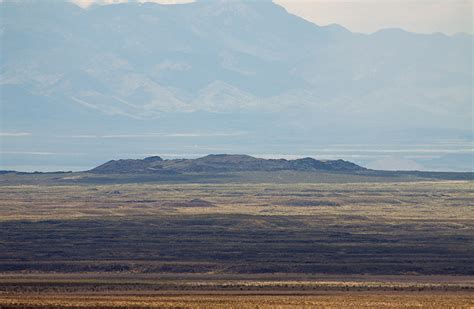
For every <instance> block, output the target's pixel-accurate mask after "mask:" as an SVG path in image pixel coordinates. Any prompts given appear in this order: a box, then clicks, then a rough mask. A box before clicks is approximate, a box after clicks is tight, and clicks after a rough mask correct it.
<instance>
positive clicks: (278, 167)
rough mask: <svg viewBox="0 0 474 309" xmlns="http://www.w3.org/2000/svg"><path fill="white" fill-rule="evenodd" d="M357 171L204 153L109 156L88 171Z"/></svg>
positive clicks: (335, 164)
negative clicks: (182, 156) (169, 156)
mask: <svg viewBox="0 0 474 309" xmlns="http://www.w3.org/2000/svg"><path fill="white" fill-rule="evenodd" d="M282 170H292V171H361V170H365V168H363V167H361V166H359V165H357V164H354V163H352V162H348V161H344V160H331V161H320V160H316V159H313V158H303V159H296V160H285V159H260V158H254V157H251V156H248V155H227V154H220V155H208V156H205V157H202V158H197V159H175V160H163V159H162V158H160V157H158V156H155V157H149V158H145V159H143V160H132V159H128V160H112V161H109V162H107V163H104V164H102V165H100V166H98V167H96V168H94V169H92V170H91V171H90V172H92V173H100V174H127V173H166V174H175V173H216V172H217V173H219V172H243V171H266V172H269V171H282Z"/></svg>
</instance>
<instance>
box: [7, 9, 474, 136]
mask: <svg viewBox="0 0 474 309" xmlns="http://www.w3.org/2000/svg"><path fill="white" fill-rule="evenodd" d="M0 5H1V11H2V31H1V34H0V35H1V41H2V63H1V70H2V72H1V79H0V84H1V86H2V87H3V88H4V94H3V96H4V97H3V100H4V102H5V108H6V112H7V113H8V114H7V115H8V116H9V117H5V118H7V120H8V121H9V122H10V121H12V120H13V121H14V120H15V117H17V116H20V115H19V113H20V111H21V109H22V108H25V107H28V108H29V109H28V110H30V109H31V108H33V107H34V106H35V104H41V108H40V110H39V112H40V114H41V115H46V116H49V118H51V117H53V116H55V117H57V116H61V115H62V114H64V113H70V112H73V111H74V110H75V109H77V108H80V109H84V110H90V111H94V112H99V113H102V114H104V115H125V116H128V117H131V118H137V117H138V118H153V117H158V116H159V115H162V114H163V113H170V112H178V113H182V112H187V113H189V112H198V111H207V112H225V113H229V112H236V111H252V112H276V111H283V110H295V109H303V108H304V110H305V113H308V112H309V113H311V114H312V115H313V116H314V117H316V118H317V119H324V118H323V117H320V116H321V115H325V114H328V113H329V114H331V113H335V112H336V111H337V114H339V116H341V117H342V116H348V115H352V117H348V118H347V120H348V121H349V122H351V121H354V120H355V119H357V118H359V117H363V118H366V117H374V118H373V119H372V121H376V122H378V123H386V121H387V120H390V122H393V120H392V119H393V118H396V119H397V122H399V121H402V122H406V121H408V122H411V121H418V122H422V123H424V124H433V122H434V121H438V120H442V121H441V122H438V123H437V126H444V125H449V126H448V127H453V126H454V127H458V128H459V127H460V126H461V127H463V128H466V126H467V125H470V123H468V122H469V119H470V118H469V117H468V116H466V114H468V112H469V111H470V110H471V104H470V100H471V99H472V92H471V90H470V89H471V85H472V84H471V83H472V72H471V71H470V70H471V67H470V66H469V65H468V64H469V63H471V60H470V59H471V56H472V54H471V52H472V51H471V43H472V37H471V36H465V35H458V36H452V37H448V36H444V35H440V34H435V35H418V34H411V33H408V32H404V31H402V30H384V31H380V32H377V33H375V34H373V35H361V34H354V33H351V32H349V31H347V30H346V29H344V28H342V27H340V26H328V27H318V26H316V25H315V24H312V23H309V22H307V21H305V20H303V19H301V18H298V17H296V16H293V15H290V14H288V13H287V12H286V11H285V10H284V9H283V8H282V7H280V6H278V5H276V4H273V3H272V2H271V1H222V0H218V1H198V2H196V3H191V4H186V5H173V6H165V5H159V4H154V3H145V4H139V3H128V4H117V5H107V6H93V7H91V8H89V9H86V10H84V9H81V8H79V7H77V6H75V5H74V4H71V3H66V2H60V1H59V2H58V1H54V2H53V1H46V2H43V1H19V2H11V1H7V2H4V3H1V4H0ZM20 93H21V95H20ZM21 96H23V97H21ZM35 98H37V99H39V100H40V101H37V102H34V101H35ZM58 102H60V104H59V106H57V105H56V104H58ZM453 107H455V108H453ZM53 109H54V110H53ZM418 113H422V114H423V115H422V117H421V115H418V116H416V114H418ZM387 114H389V115H390V116H389V117H388V116H387ZM23 116H28V117H29V118H30V119H31V120H35V117H38V116H37V115H32V114H30V115H27V112H23ZM394 116H403V117H394ZM10 117H12V118H13V119H12V120H9V119H8V118H10ZM55 117H53V118H55ZM407 117H408V119H407ZM364 120H365V119H364ZM405 124H406V123H405Z"/></svg>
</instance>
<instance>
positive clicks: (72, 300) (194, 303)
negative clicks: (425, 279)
mask: <svg viewBox="0 0 474 309" xmlns="http://www.w3.org/2000/svg"><path fill="white" fill-rule="evenodd" d="M0 306H1V307H2V308H226V309H227V308H472V306H474V302H473V299H472V294H466V293H458V294H435V293H426V294H409V293H377V294H374V293H350V294H348V293H333V294H322V295H229V294H227V295H225V294H224V295H160V296H156V295H155V296H123V295H100V296H85V295H54V294H53V295H16V296H0Z"/></svg>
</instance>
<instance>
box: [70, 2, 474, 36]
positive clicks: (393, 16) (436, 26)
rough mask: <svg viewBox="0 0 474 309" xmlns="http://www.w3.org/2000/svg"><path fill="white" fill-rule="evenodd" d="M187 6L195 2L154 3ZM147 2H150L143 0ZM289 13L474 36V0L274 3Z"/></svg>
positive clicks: (362, 28)
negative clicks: (463, 33) (473, 22)
mask: <svg viewBox="0 0 474 309" xmlns="http://www.w3.org/2000/svg"><path fill="white" fill-rule="evenodd" d="M73 1H74V2H76V3H78V4H80V5H81V6H84V7H85V6H87V5H90V4H91V3H93V2H99V3H114V2H127V1H128V0H73ZM150 1H153V2H159V3H166V4H172V3H185V2H192V0H150ZM143 2H146V0H143ZM274 2H275V3H278V4H280V5H282V6H284V7H285V8H286V9H287V10H288V11H289V12H291V13H293V14H295V15H299V16H301V17H303V18H305V19H307V20H310V21H312V22H314V23H316V24H318V25H328V24H333V23H336V24H340V25H343V26H344V27H346V28H348V29H350V30H351V31H353V32H363V33H372V32H375V31H377V30H379V29H383V28H402V29H405V30H408V31H411V32H421V33H433V32H442V33H446V34H454V33H457V32H465V33H471V34H472V33H473V25H472V20H473V3H474V1H472V0H377V1H375V0H274Z"/></svg>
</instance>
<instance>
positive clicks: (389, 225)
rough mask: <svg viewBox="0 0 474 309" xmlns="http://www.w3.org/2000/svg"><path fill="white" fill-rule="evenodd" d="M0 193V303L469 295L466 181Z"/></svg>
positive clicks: (283, 301)
mask: <svg viewBox="0 0 474 309" xmlns="http://www.w3.org/2000/svg"><path fill="white" fill-rule="evenodd" d="M0 195H1V197H2V199H1V200H0V218H1V223H0V240H1V242H0V272H1V274H0V304H1V305H0V307H1V308H30V307H32V306H33V307H34V306H36V307H38V308H60V307H67V306H76V307H77V306H79V307H82V308H87V307H91V306H92V307H94V306H95V307H97V308H106V307H126V308H134V307H137V308H139V307H150V306H151V307H153V306H155V307H165V308H166V307H170V308H183V307H184V308H187V307H202V308H208V307H214V308H228V307H234V308H242V307H251V308H255V307H256V306H259V307H275V306H281V308H290V307H294V306H296V305H300V306H307V307H321V306H326V307H331V306H332V307H339V305H340V304H343V306H344V307H353V308H360V307H372V308H380V307H417V306H424V307H427V308H438V307H441V308H442V307H446V308H448V307H449V308H451V307H460V308H463V307H465V308H468V307H470V306H473V305H474V303H473V302H472V299H473V298H472V296H473V295H474V280H473V279H472V278H473V277H472V275H473V274H474V263H473V261H474V245H473V244H474V233H473V229H474V219H473V218H474V208H473V206H474V191H473V183H472V182H471V181H423V182H392V183H380V182H372V183H358V184H355V183H339V184H338V183H295V184H278V183H259V184H255V183H254V184H245V183H234V184H200V183H195V184H164V183H142V184H112V185H97V184H74V185H20V184H15V185H3V186H0ZM338 304H339V305H338Z"/></svg>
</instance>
